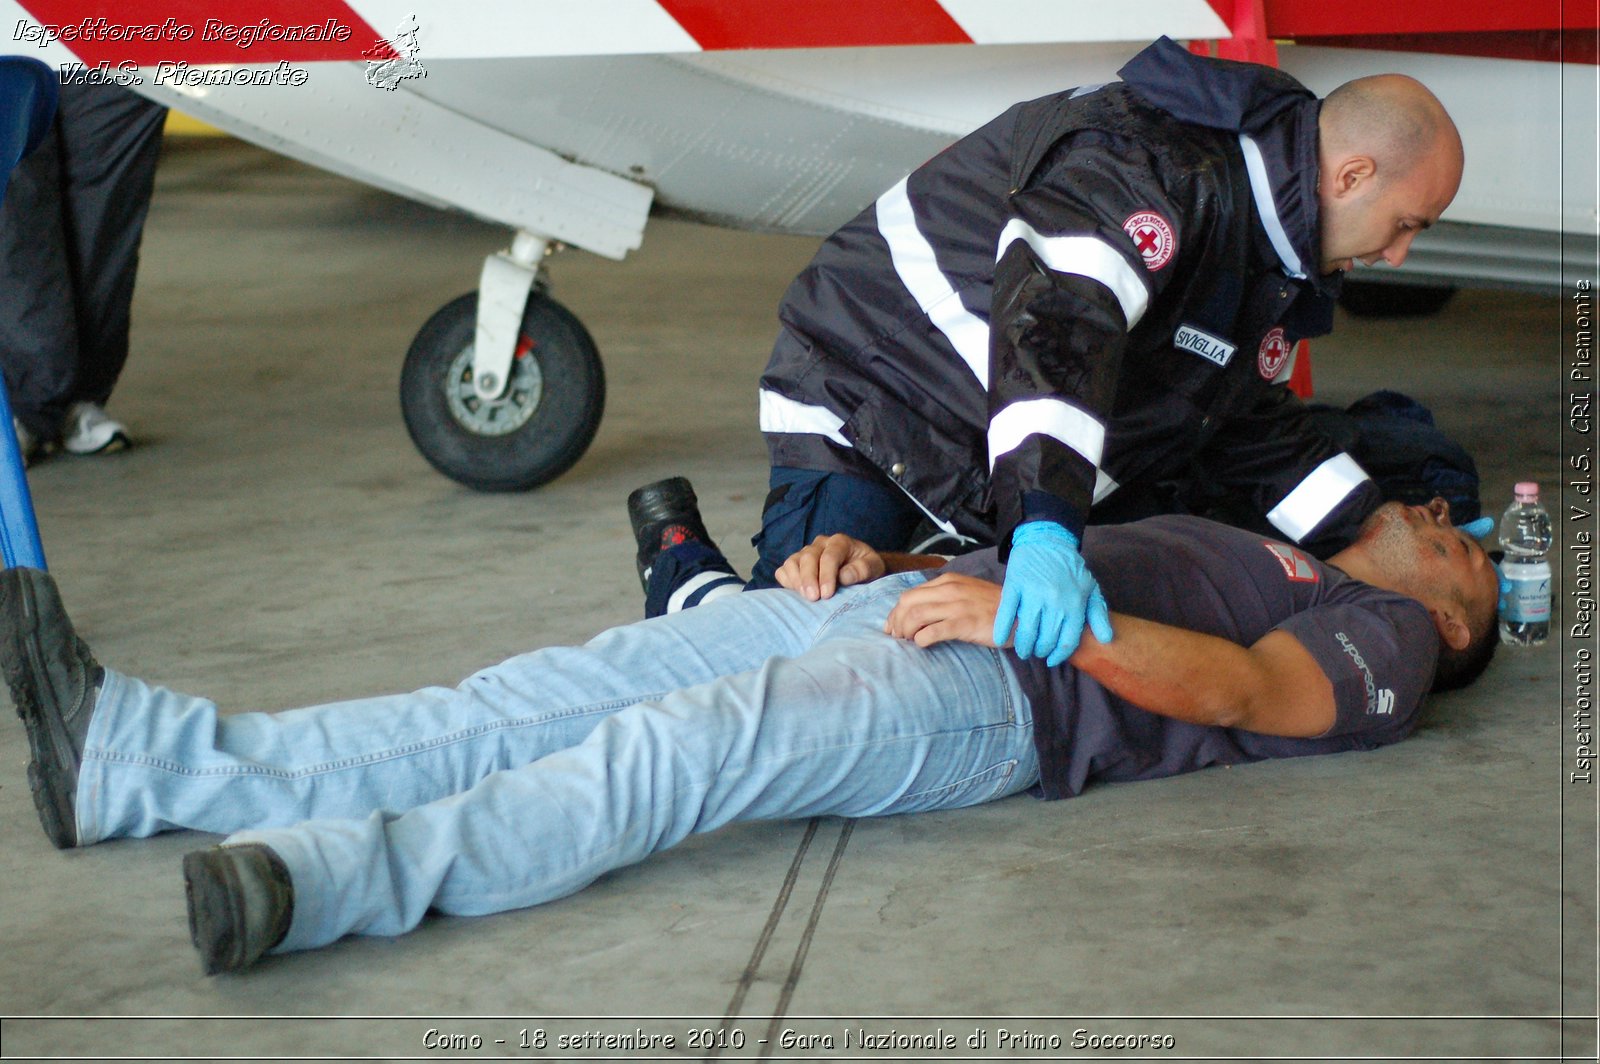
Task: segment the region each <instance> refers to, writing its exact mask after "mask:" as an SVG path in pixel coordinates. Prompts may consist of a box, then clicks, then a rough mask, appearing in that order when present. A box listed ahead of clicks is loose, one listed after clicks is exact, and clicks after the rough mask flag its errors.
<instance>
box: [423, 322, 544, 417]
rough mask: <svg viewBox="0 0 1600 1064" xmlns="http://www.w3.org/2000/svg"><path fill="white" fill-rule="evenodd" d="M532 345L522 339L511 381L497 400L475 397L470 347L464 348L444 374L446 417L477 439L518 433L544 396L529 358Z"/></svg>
mask: <svg viewBox="0 0 1600 1064" xmlns="http://www.w3.org/2000/svg"><path fill="white" fill-rule="evenodd" d="M532 347H533V345H532V343H531V342H530V341H529V340H528V339H527V338H526V337H523V338H522V340H521V341H520V342H519V343H518V344H517V353H516V357H515V358H513V359H512V360H511V380H510V382H509V383H508V384H507V385H506V390H505V393H504V394H502V395H501V396H500V398H498V399H490V400H485V399H482V398H480V397H479V395H478V390H477V388H476V387H475V386H474V385H473V379H472V355H473V345H472V344H468V345H467V346H466V347H464V348H463V349H462V351H461V353H460V354H459V355H457V356H456V357H455V360H454V361H453V362H451V363H450V370H449V372H448V373H446V374H445V386H444V391H445V400H446V402H447V403H448V404H449V406H450V416H451V417H453V418H455V419H456V421H457V422H458V423H459V424H460V425H461V427H462V428H465V429H467V430H468V431H469V432H473V433H475V434H477V435H479V436H505V435H509V434H510V433H513V432H515V431H517V430H518V429H520V428H521V427H522V426H523V425H526V424H527V423H528V419H529V418H531V417H533V412H534V411H535V410H537V409H539V399H540V398H541V397H542V396H543V394H544V374H543V373H542V372H541V371H540V369H539V360H538V359H536V358H534V357H533V354H532Z"/></svg>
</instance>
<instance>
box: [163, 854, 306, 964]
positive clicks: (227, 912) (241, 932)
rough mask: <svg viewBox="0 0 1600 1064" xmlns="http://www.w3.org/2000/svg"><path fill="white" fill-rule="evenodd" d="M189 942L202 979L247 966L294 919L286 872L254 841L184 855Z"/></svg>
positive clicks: (280, 862) (279, 937) (274, 856)
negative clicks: (197, 960) (200, 969)
mask: <svg viewBox="0 0 1600 1064" xmlns="http://www.w3.org/2000/svg"><path fill="white" fill-rule="evenodd" d="M183 892H184V898H185V900H186V901H187V902H188V905H189V940H190V941H191V942H193V943H194V948H195V949H197V950H199V951H200V967H201V968H202V969H203V970H204V971H205V973H206V974H207V975H217V974H218V973H220V972H236V971H238V970H239V969H241V968H248V967H250V965H252V964H254V963H255V962H256V961H258V960H260V959H261V957H262V955H263V954H265V953H266V952H267V950H269V949H271V948H272V947H273V946H276V945H277V944H278V943H280V942H282V941H283V938H284V936H285V935H287V934H288V933H289V922H290V920H292V919H293V917H294V887H293V885H292V884H291V883H290V881H289V869H288V868H287V867H285V865H284V863H283V859H282V858H280V857H279V856H278V855H277V854H276V853H274V852H273V851H272V849H271V847H268V846H264V845H262V844H261V843H259V842H247V843H241V844H239V845H236V846H213V847H211V848H210V849H208V850H195V851H194V852H192V853H187V854H184V856H183Z"/></svg>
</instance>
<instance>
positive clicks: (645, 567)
mask: <svg viewBox="0 0 1600 1064" xmlns="http://www.w3.org/2000/svg"><path fill="white" fill-rule="evenodd" d="M628 523H629V524H630V525H632V526H633V539H634V542H635V543H637V544H638V545H639V555H638V558H637V562H638V566H639V583H640V584H643V585H645V587H646V589H648V587H649V575H650V568H651V566H653V565H655V563H656V558H657V556H658V555H660V553H661V552H662V551H664V550H666V549H667V548H669V547H676V546H678V545H679V544H680V543H688V542H691V541H698V542H700V543H704V544H705V545H706V546H708V547H710V548H711V549H713V550H715V549H716V548H717V545H716V544H715V543H713V542H712V541H711V535H710V533H708V532H707V531H706V526H705V523H704V522H703V521H701V519H700V500H699V499H697V498H695V494H694V488H693V487H691V486H690V485H689V481H688V478H686V477H669V478H668V479H666V480H658V481H656V482H655V483H654V484H646V485H645V486H644V487H642V488H636V489H634V492H633V494H631V495H629V496H628Z"/></svg>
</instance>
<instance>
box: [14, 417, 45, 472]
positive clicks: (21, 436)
mask: <svg viewBox="0 0 1600 1064" xmlns="http://www.w3.org/2000/svg"><path fill="white" fill-rule="evenodd" d="M11 427H12V428H13V429H15V430H16V433H17V451H18V452H20V453H21V455H22V466H23V468H24V469H26V468H27V467H29V466H31V465H33V460H34V459H35V458H37V457H39V439H38V437H37V436H35V435H34V434H33V433H32V432H30V431H29V430H28V426H26V425H24V424H23V423H22V422H21V420H20V419H18V418H15V417H13V418H12V419H11Z"/></svg>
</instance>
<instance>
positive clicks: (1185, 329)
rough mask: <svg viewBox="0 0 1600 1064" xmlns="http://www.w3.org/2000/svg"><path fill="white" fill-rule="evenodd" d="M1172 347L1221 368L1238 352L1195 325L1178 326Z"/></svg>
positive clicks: (1225, 342)
mask: <svg viewBox="0 0 1600 1064" xmlns="http://www.w3.org/2000/svg"><path fill="white" fill-rule="evenodd" d="M1172 346H1173V347H1176V348H1178V349H1179V350H1181V351H1192V352H1193V353H1194V354H1197V355H1199V356H1200V357H1201V358H1203V359H1205V360H1206V361H1207V362H1215V363H1216V364H1217V365H1219V366H1226V365H1227V364H1228V360H1229V359H1231V358H1232V357H1233V353H1234V351H1236V350H1237V348H1235V347H1234V346H1233V345H1232V344H1230V343H1229V342H1228V341H1226V340H1224V339H1222V338H1221V337H1220V336H1212V335H1211V334H1210V333H1208V332H1203V331H1202V330H1200V329H1196V328H1195V327H1194V326H1193V325H1180V326H1178V331H1177V333H1176V334H1175V335H1174V336H1173V337H1172Z"/></svg>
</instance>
